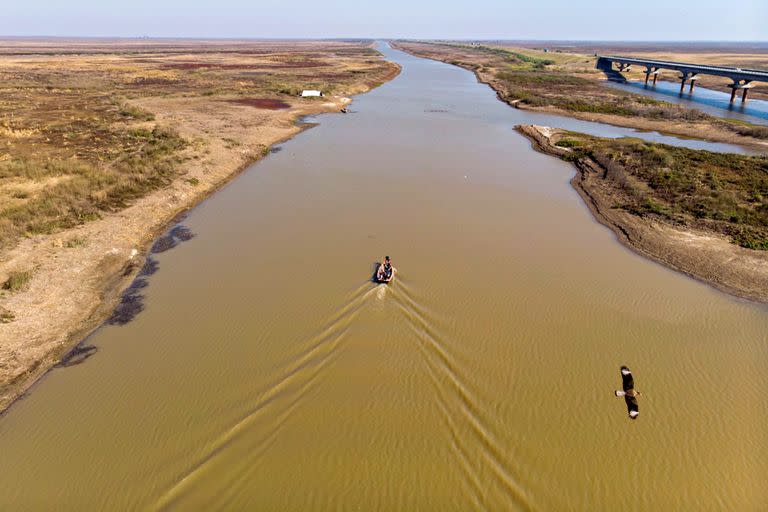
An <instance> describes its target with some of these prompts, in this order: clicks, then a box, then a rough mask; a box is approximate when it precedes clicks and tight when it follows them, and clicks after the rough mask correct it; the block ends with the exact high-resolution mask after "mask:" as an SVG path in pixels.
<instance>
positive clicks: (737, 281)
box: [517, 125, 768, 302]
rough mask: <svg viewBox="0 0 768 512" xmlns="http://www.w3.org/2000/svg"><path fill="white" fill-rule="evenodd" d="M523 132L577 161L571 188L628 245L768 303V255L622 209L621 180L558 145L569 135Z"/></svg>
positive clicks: (528, 128) (544, 148) (536, 129)
mask: <svg viewBox="0 0 768 512" xmlns="http://www.w3.org/2000/svg"><path fill="white" fill-rule="evenodd" d="M517 128H518V131H520V133H522V134H523V135H525V136H526V137H528V138H529V139H530V140H531V141H532V143H533V147H534V148H536V149H537V150H538V151H541V152H543V153H546V154H549V155H553V156H556V157H559V158H561V159H563V160H566V161H569V162H573V164H574V166H575V167H576V169H577V170H578V172H577V173H576V175H575V176H574V177H573V179H572V180H571V184H572V185H573V187H574V188H575V189H576V190H577V191H578V193H579V195H580V196H581V197H582V199H584V202H585V203H586V205H587V206H588V207H589V209H590V211H591V212H592V213H593V214H594V216H595V218H596V219H597V220H598V221H599V222H600V223H601V224H603V225H605V226H607V227H608V228H610V229H611V230H612V231H613V232H614V233H615V234H616V237H617V239H618V240H619V241H621V242H622V243H623V244H625V245H627V246H628V247H630V248H631V249H632V250H634V251H636V252H638V253H640V254H642V255H644V256H647V257H649V258H651V259H653V260H655V261H658V262H659V263H662V264H664V265H666V266H668V267H670V268H672V269H675V270H677V271H679V272H683V273H684V274H687V275H689V276H691V277H693V278H695V279H699V280H701V281H703V282H705V283H708V284H711V285H712V286H714V287H715V288H718V289H720V290H722V291H725V292H727V293H730V294H732V295H735V296H737V297H742V298H746V299H750V300H755V301H759V302H768V252H766V251H758V250H750V249H746V248H744V247H740V246H738V245H736V244H735V243H734V241H733V240H732V239H730V238H729V237H728V236H725V235H724V234H723V233H718V232H715V231H713V230H703V229H698V230H697V229H693V228H690V227H688V228H686V227H684V226H681V225H680V224H681V223H680V222H678V223H677V225H675V224H673V223H671V222H663V221H660V220H659V219H658V218H652V217H651V216H649V215H645V216H643V215H640V214H633V213H631V211H630V209H628V208H626V207H621V206H620V205H622V204H624V203H625V202H626V201H625V200H624V196H625V195H626V194H627V192H626V191H625V190H623V188H622V187H623V185H622V184H621V183H619V182H618V178H616V179H614V180H609V179H606V175H607V174H610V173H609V171H608V170H607V169H606V168H605V167H604V166H602V165H601V164H600V163H598V162H596V161H595V160H594V159H590V158H587V157H582V158H580V157H578V156H577V155H575V154H574V151H573V149H572V148H569V147H560V146H558V145H557V142H558V141H561V140H563V139H567V138H568V132H566V131H564V130H559V129H555V128H550V127H544V126H533V125H522V126H518V127H517ZM569 140H570V139H569ZM563 146H565V144H564V145H563ZM705 158H706V157H705ZM624 180H626V178H624ZM654 206H655V205H654ZM656 207H658V208H661V206H656ZM649 213H650V212H649Z"/></svg>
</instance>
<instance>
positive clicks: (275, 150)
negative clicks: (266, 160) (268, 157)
mask: <svg viewBox="0 0 768 512" xmlns="http://www.w3.org/2000/svg"><path fill="white" fill-rule="evenodd" d="M282 150H283V146H272V147H270V148H269V152H270V153H279V152H281V151H282Z"/></svg>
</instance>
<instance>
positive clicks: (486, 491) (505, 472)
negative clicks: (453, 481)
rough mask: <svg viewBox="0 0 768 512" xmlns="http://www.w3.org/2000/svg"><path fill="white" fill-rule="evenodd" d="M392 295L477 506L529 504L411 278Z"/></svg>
mask: <svg viewBox="0 0 768 512" xmlns="http://www.w3.org/2000/svg"><path fill="white" fill-rule="evenodd" d="M392 295H393V299H394V300H395V302H396V303H397V305H398V307H399V308H400V310H401V311H402V313H403V315H404V317H405V318H406V320H407V321H408V323H409V325H410V327H411V330H412V331H413V332H414V334H415V335H416V337H417V340H418V343H419V350H420V352H421V354H422V356H423V359H424V363H425V367H426V369H427V373H428V374H429V377H430V380H431V381H432V383H433V386H434V390H435V394H436V398H437V404H438V406H439V408H440V411H441V413H442V415H443V419H444V421H445V425H446V427H447V428H448V430H449V432H450V436H451V449H452V451H453V453H454V455H455V457H456V460H457V461H458V463H459V465H460V467H461V470H462V472H463V474H464V476H465V480H464V484H465V486H466V488H467V489H466V490H467V491H468V495H469V496H472V499H473V505H474V506H475V508H479V509H486V510H488V509H494V508H496V507H497V505H495V504H497V503H498V502H499V501H502V502H506V503H507V504H508V505H512V506H514V508H515V509H521V510H529V509H531V508H532V506H531V499H530V497H529V496H528V495H527V493H526V492H525V489H524V487H523V486H522V484H521V483H520V481H519V477H518V476H516V475H520V474H522V472H521V471H520V468H514V469H513V468H511V467H510V462H509V458H510V456H509V454H505V453H504V450H503V449H502V445H501V443H500V442H499V434H498V425H496V424H495V422H494V421H492V419H491V418H490V416H489V415H488V414H486V413H484V411H483V410H482V409H481V407H480V404H481V403H482V401H481V400H480V399H479V398H478V395H477V393H476V392H475V391H474V390H473V389H472V388H471V385H470V383H469V380H468V379H467V378H466V377H465V374H464V372H462V370H461V368H462V365H461V364H460V362H459V361H458V360H457V358H456V357H455V356H453V355H452V354H451V350H450V345H449V343H447V342H446V340H447V339H448V338H447V337H446V336H444V335H443V334H442V333H441V332H440V330H439V329H438V328H437V327H436V326H435V323H436V322H434V321H433V320H431V318H432V317H433V315H431V314H430V313H429V312H428V311H427V310H426V309H425V308H424V307H422V306H421V305H420V302H421V301H418V300H416V298H415V297H414V294H413V293H412V292H411V290H410V289H409V287H408V286H407V283H404V282H403V281H402V280H401V281H400V282H399V286H398V287H397V288H394V289H393V294H392ZM489 503H490V504H489Z"/></svg>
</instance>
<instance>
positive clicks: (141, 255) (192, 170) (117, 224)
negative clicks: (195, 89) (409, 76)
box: [0, 64, 399, 411]
mask: <svg viewBox="0 0 768 512" xmlns="http://www.w3.org/2000/svg"><path fill="white" fill-rule="evenodd" d="M390 67H391V69H390V72H389V73H388V76H387V77H386V80H391V79H393V78H394V77H395V76H397V74H398V73H399V67H398V66H396V65H395V64H390ZM368 90H370V87H369V86H368V85H365V84H362V83H361V84H360V85H359V86H358V87H357V88H355V89H354V90H351V91H349V94H350V95H351V94H359V93H363V92H366V91H368ZM350 102H351V99H350V98H348V97H346V96H330V97H326V98H323V99H320V100H311V99H307V100H302V99H300V98H296V99H294V100H292V101H291V102H290V103H291V105H290V108H288V109H285V110H262V109H256V108H253V107H252V106H248V105H240V104H236V103H226V102H222V101H217V102H216V103H215V104H212V103H211V102H210V101H209V100H207V99H206V98H199V97H198V98H195V97H191V98H188V97H169V98H163V97H156V98H155V97H153V98H144V99H139V100H134V101H133V103H134V104H135V105H136V106H137V107H141V108H144V109H147V110H149V111H151V112H153V113H154V114H155V116H156V121H157V123H158V124H161V125H168V126H172V127H174V128H175V129H176V130H178V132H179V133H180V135H181V136H182V137H184V138H185V139H186V140H187V141H189V142H190V144H189V147H188V148H187V149H186V150H185V153H186V154H185V156H186V157H188V159H187V161H186V162H185V163H184V164H183V168H184V172H183V174H182V175H181V176H179V178H178V179H176V180H175V181H174V182H173V183H172V184H171V185H170V186H168V187H166V188H163V189H161V190H158V191H157V192H154V193H152V194H150V195H148V196H145V197H143V198H141V199H139V200H138V201H136V202H135V203H134V204H132V205H131V206H129V207H128V208H126V209H124V210H121V211H119V212H116V213H112V214H108V215H105V216H103V218H101V219H100V220H97V221H92V222H88V223H85V224H83V225H81V226H79V227H77V228H74V229H70V230H66V231H62V232H58V233H55V234H52V235H37V236H34V237H31V238H27V239H25V240H23V241H22V242H21V243H19V244H18V245H17V246H16V247H14V248H13V249H11V250H10V251H8V252H7V253H5V254H3V255H1V256H0V258H1V259H0V277H2V276H7V275H8V274H9V273H10V272H11V271H12V270H14V269H18V268H24V269H31V270H32V271H33V275H32V279H31V281H30V282H29V284H28V286H27V287H26V288H25V289H24V290H23V291H20V292H18V293H12V294H4V295H3V296H2V297H0V311H5V312H9V313H10V314H12V315H13V321H11V322H9V323H3V324H0V411H3V410H5V409H6V408H7V407H8V406H9V405H10V404H12V403H13V401H14V400H16V399H17V398H18V397H19V396H21V395H22V394H23V393H24V392H25V391H26V390H27V389H28V388H29V387H30V386H31V385H32V384H34V382H35V381H36V380H37V379H39V378H40V377H41V376H42V375H43V374H45V372H47V371H48V370H49V369H50V368H52V367H53V366H55V365H56V364H57V362H59V361H60V360H61V359H62V358H63V357H64V356H65V355H67V354H68V353H69V352H70V351H72V350H73V348H74V347H76V346H77V345H78V344H79V343H80V342H81V341H82V340H83V339H84V338H85V337H86V336H88V334H90V333H91V332H92V331H93V330H94V329H96V328H97V327H98V326H99V325H101V324H102V323H103V322H104V320H105V319H106V318H107V317H108V316H109V315H110V314H111V312H112V311H113V310H114V308H115V306H116V304H117V303H118V302H119V299H120V296H121V294H122V292H123V291H124V290H125V288H126V287H127V286H128V285H129V284H130V283H131V282H132V281H133V279H134V278H135V276H136V274H137V273H138V271H139V269H140V268H141V267H142V265H143V262H144V260H145V259H146V254H147V251H148V248H149V246H150V244H151V242H152V241H153V239H154V238H155V237H156V236H157V235H158V234H159V233H161V232H163V231H164V230H166V229H167V228H168V226H169V225H170V224H172V223H173V222H174V221H175V219H177V218H178V217H179V216H180V214H182V213H183V212H185V211H186V210H188V209H190V208H192V207H194V206H195V205H196V204H198V203H200V202H201V201H202V200H203V199H205V198H206V197H208V196H210V195H211V194H212V193H214V192H215V191H216V190H217V189H219V188H220V187H222V186H223V185H224V184H226V183H227V182H228V181H229V180H231V179H232V178H233V177H235V176H236V175H237V174H239V172H240V171H242V170H244V169H245V168H247V167H248V166H250V165H251V164H253V163H254V162H256V161H257V160H259V159H260V158H262V157H263V156H265V155H266V154H268V151H267V149H268V148H269V146H271V145H273V144H276V143H279V142H281V141H284V140H286V139H289V138H291V137H293V136H294V135H296V134H297V133H299V132H300V131H301V130H302V129H303V128H302V127H301V126H299V125H297V120H298V119H299V118H301V117H303V116H307V115H312V114H319V113H325V112H339V110H340V109H341V108H342V107H344V106H346V105H348V104H349V103H350ZM73 239H74V240H77V241H78V243H77V244H70V243H68V241H70V240H73Z"/></svg>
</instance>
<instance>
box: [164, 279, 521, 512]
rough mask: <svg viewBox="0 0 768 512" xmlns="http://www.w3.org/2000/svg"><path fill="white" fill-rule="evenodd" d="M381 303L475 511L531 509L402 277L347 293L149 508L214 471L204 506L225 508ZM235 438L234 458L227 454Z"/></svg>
mask: <svg viewBox="0 0 768 512" xmlns="http://www.w3.org/2000/svg"><path fill="white" fill-rule="evenodd" d="M386 303H394V305H395V306H396V307H397V310H399V312H400V313H402V316H403V317H404V318H405V320H406V322H407V324H408V327H409V328H410V331H412V333H413V334H414V337H415V340H416V342H417V344H418V351H419V353H420V354H421V356H422V359H423V362H424V367H425V369H426V372H427V375H428V377H429V379H430V381H431V382H432V384H433V389H434V392H435V402H436V403H437V405H438V407H439V409H440V413H441V415H442V418H443V420H444V424H445V427H446V428H447V430H448V432H449V437H450V445H451V446H450V448H451V451H452V453H453V455H454V457H455V459H456V461H457V464H458V465H459V468H460V471H461V473H462V474H463V475H464V478H463V480H462V482H463V484H464V486H465V488H466V491H467V495H468V496H471V499H472V502H473V506H474V508H476V509H486V510H487V509H494V508H496V507H497V506H498V504H499V503H505V504H506V505H507V506H511V507H514V508H516V509H522V510H527V509H530V508H532V506H531V499H530V496H528V494H527V493H526V492H525V489H524V486H523V485H522V484H521V483H520V476H519V475H521V474H524V472H523V470H522V468H520V467H513V465H514V464H515V462H514V454H513V453H512V454H510V453H509V449H508V448H506V449H505V448H502V447H503V446H505V444H504V443H501V442H500V441H499V439H501V435H500V434H499V432H500V431H501V429H500V426H499V425H498V424H497V423H496V422H495V421H494V420H493V416H492V415H491V414H488V413H487V412H486V411H484V410H483V408H482V406H481V404H483V403H484V401H483V400H482V399H481V397H479V394H478V392H477V391H476V390H474V389H473V388H472V386H471V381H470V380H469V379H468V378H467V373H466V372H465V371H463V370H462V368H464V367H466V365H462V364H461V361H460V360H459V358H458V357H457V356H456V355H455V354H454V351H452V350H451V345H450V343H449V342H448V341H447V340H449V338H448V337H446V336H445V335H444V334H443V332H441V330H440V329H439V328H438V327H437V325H438V324H439V323H440V322H439V321H438V320H436V315H434V314H432V313H431V312H430V311H429V310H428V309H427V308H426V307H424V306H422V303H423V301H420V300H417V298H416V295H415V293H414V292H413V291H412V290H411V288H410V287H409V285H408V282H407V281H406V280H404V279H402V278H400V279H398V282H397V283H396V284H394V285H371V283H365V284H363V285H361V286H360V287H358V288H357V289H356V290H354V291H353V292H351V294H350V297H349V298H348V300H347V301H346V302H345V304H344V306H342V307H341V308H340V309H338V310H337V311H336V312H335V313H334V314H333V315H331V316H330V317H329V318H328V319H327V320H326V322H325V324H324V325H323V327H322V328H321V329H320V330H319V331H318V332H317V334H315V335H314V336H311V337H310V338H308V339H307V340H306V341H305V342H303V343H302V344H300V345H299V347H298V349H297V350H296V353H295V354H294V355H293V356H291V357H290V358H289V359H288V361H287V362H286V363H285V364H284V365H283V369H282V370H281V371H280V372H279V374H278V377H276V378H275V379H274V380H273V381H272V382H271V383H270V384H269V385H268V386H266V387H265V389H264V390H263V391H262V392H261V393H260V394H259V395H258V397H257V398H256V400H255V401H254V403H253V405H252V406H251V407H250V409H249V410H248V411H247V412H246V413H245V414H243V415H242V416H241V417H240V418H239V419H238V420H237V421H235V422H234V423H233V424H232V425H231V426H230V427H229V428H228V429H227V430H226V431H225V432H224V433H223V434H221V435H220V436H218V437H217V438H216V439H215V440H213V441H212V442H211V443H210V445H209V446H208V447H207V448H206V449H205V450H204V455H202V456H201V457H200V459H199V460H198V461H197V462H196V463H195V464H194V465H193V466H192V467H190V468H188V470H186V471H185V472H184V473H183V474H181V475H180V476H179V477H178V479H177V480H176V481H175V482H174V483H173V484H172V485H171V486H170V488H168V489H167V490H166V491H165V492H164V493H163V494H162V495H161V496H160V498H159V499H158V501H157V502H156V506H155V507H154V508H155V509H156V510H166V509H169V508H173V507H175V506H178V505H179V503H180V502H181V501H182V500H183V499H184V498H185V497H186V496H187V494H188V493H190V492H191V491H192V490H193V489H194V488H195V487H196V483H199V481H200V480H201V479H202V478H205V477H206V476H209V475H215V478H216V479H217V482H220V483H221V484H223V485H221V487H220V489H222V492H219V493H209V495H207V496H206V499H207V500H208V502H207V503H205V505H206V506H207V507H208V508H211V507H214V508H222V507H223V508H226V506H227V502H228V501H229V500H231V499H234V498H235V497H236V496H237V494H238V489H240V488H242V486H243V485H245V484H246V483H247V482H248V481H249V477H250V475H251V474H252V472H253V471H256V470H258V468H259V460H260V459H261V457H262V455H263V454H264V453H265V452H266V451H267V450H268V449H269V447H270V446H271V445H272V444H273V442H274V441H275V439H277V437H278V435H279V434H280V432H281V430H282V428H283V426H284V425H285V423H286V422H287V421H288V419H289V418H290V417H291V415H292V414H293V413H294V411H295V410H296V409H297V408H298V407H299V406H300V405H301V403H302V401H303V400H304V398H305V397H306V396H307V394H308V393H309V392H310V391H311V390H312V389H313V388H314V387H315V384H316V383H317V380H318V379H319V378H320V376H321V375H322V373H323V372H324V370H326V369H327V368H328V367H329V366H330V365H332V364H333V362H334V361H335V360H336V358H337V357H338V356H339V350H340V349H341V347H342V346H343V343H344V341H345V338H346V335H347V332H348V330H349V328H350V326H351V325H352V323H353V322H354V321H355V319H356V318H357V316H358V315H359V313H360V311H361V310H362V309H363V308H364V307H366V306H370V307H374V308H380V307H383V306H384V304H386ZM245 434H247V435H245ZM238 442H239V443H240V444H239V445H238V446H237V448H236V449H237V452H238V454H239V455H238V456H237V457H227V456H225V454H227V452H228V450H232V449H235V446H234V445H235V443H238ZM243 443H247V445H243ZM507 444H509V443H507ZM220 463H226V464H227V466H226V470H221V471H215V470H216V468H217V465H218V464H220ZM214 471H215V473H214ZM223 480H226V482H224V481H223ZM224 489H226V490H225V491H224Z"/></svg>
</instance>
